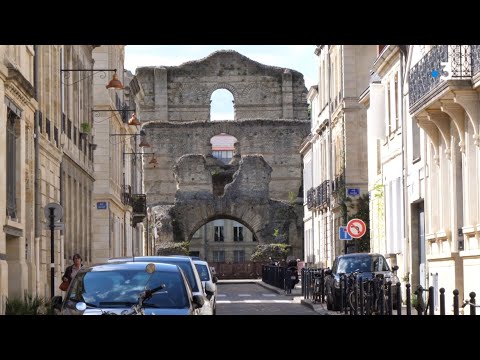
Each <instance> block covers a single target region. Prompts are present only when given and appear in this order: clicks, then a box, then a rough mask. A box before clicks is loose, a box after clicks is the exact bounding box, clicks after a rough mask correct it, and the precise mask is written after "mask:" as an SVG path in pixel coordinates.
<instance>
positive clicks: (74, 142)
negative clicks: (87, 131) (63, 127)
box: [73, 126, 77, 145]
mask: <svg viewBox="0 0 480 360" xmlns="http://www.w3.org/2000/svg"><path fill="white" fill-rule="evenodd" d="M73 144H74V145H77V127H76V126H74V127H73Z"/></svg>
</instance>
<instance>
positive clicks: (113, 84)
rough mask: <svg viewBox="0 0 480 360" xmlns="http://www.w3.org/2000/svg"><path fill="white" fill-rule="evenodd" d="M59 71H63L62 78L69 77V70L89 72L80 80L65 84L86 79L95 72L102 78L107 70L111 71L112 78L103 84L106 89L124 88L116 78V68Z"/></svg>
mask: <svg viewBox="0 0 480 360" xmlns="http://www.w3.org/2000/svg"><path fill="white" fill-rule="evenodd" d="M60 71H61V72H62V73H63V78H64V79H68V78H70V73H71V72H91V74H90V75H87V76H85V77H83V78H81V79H80V80H78V81H76V82H74V83H70V84H66V85H68V86H70V85H73V84H75V83H77V82H79V81H82V80H84V79H87V78H89V77H92V76H94V75H95V74H98V73H101V74H100V78H101V79H104V78H105V77H106V73H107V72H109V71H110V72H111V71H113V77H112V80H110V81H109V82H108V84H107V85H105V87H106V88H107V89H115V90H123V89H124V86H123V84H122V83H121V81H120V80H118V75H117V69H60Z"/></svg>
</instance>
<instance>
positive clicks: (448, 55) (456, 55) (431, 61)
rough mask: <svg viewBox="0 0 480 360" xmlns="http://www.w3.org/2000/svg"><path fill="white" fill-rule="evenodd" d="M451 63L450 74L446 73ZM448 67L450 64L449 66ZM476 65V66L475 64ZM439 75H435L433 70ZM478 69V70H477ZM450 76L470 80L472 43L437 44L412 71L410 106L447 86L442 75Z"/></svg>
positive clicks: (477, 53) (453, 78)
mask: <svg viewBox="0 0 480 360" xmlns="http://www.w3.org/2000/svg"><path fill="white" fill-rule="evenodd" d="M475 51H476V54H475V56H476V62H477V65H476V67H478V66H480V65H479V64H478V59H479V56H478V55H479V54H480V53H479V50H477V49H476V50H475ZM442 63H448V64H449V65H450V74H448V75H447V74H446V72H445V71H446V66H445V64H442ZM447 67H448V66H447ZM474 67H475V66H474ZM434 70H436V71H437V72H438V76H433V73H432V72H433V71H434ZM477 71H478V70H477ZM446 76H448V77H449V79H452V80H470V79H471V76H472V54H471V46H470V45H435V46H434V47H433V48H432V49H431V50H430V51H429V52H428V53H427V54H426V55H425V56H424V57H423V58H422V59H421V60H420V61H419V62H418V63H417V64H416V65H415V66H414V67H413V68H412V70H411V71H410V75H409V97H410V108H413V107H414V106H415V105H416V104H417V103H419V102H420V100H423V99H426V98H427V96H428V95H431V94H433V93H434V92H435V91H436V90H440V89H441V88H442V87H444V86H446V82H445V80H442V77H446Z"/></svg>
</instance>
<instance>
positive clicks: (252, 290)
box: [217, 283, 318, 315]
mask: <svg viewBox="0 0 480 360" xmlns="http://www.w3.org/2000/svg"><path fill="white" fill-rule="evenodd" d="M217 296H218V297H217V314H218V315H318V314H317V313H316V312H315V311H313V310H312V309H311V308H309V307H307V306H305V305H302V304H301V303H300V301H299V299H298V298H294V297H292V296H285V295H282V294H278V293H276V292H274V291H271V290H269V289H267V288H265V287H262V286H260V285H257V284H255V283H220V284H218V295H217Z"/></svg>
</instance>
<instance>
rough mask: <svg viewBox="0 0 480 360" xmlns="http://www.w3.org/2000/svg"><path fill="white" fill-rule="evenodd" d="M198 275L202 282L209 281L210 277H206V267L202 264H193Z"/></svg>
mask: <svg viewBox="0 0 480 360" xmlns="http://www.w3.org/2000/svg"><path fill="white" fill-rule="evenodd" d="M195 266H196V268H197V271H198V275H200V279H201V280H202V281H210V276H209V275H208V269H207V266H206V265H203V264H195Z"/></svg>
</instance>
